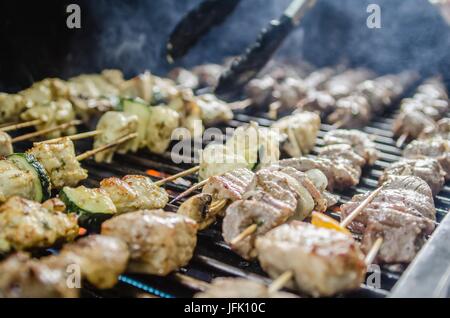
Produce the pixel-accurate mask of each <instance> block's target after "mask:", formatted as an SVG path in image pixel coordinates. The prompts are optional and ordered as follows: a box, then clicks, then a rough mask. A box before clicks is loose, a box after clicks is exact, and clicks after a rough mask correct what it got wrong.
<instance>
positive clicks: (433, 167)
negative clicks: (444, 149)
mask: <svg viewBox="0 0 450 318" xmlns="http://www.w3.org/2000/svg"><path fill="white" fill-rule="evenodd" d="M445 175H446V173H445V172H444V170H443V169H442V167H441V165H440V164H439V162H438V161H437V160H436V159H433V158H423V159H402V160H400V161H398V162H395V163H393V164H392V165H391V166H390V167H388V168H386V169H385V170H384V172H383V175H381V177H380V180H379V184H380V185H381V184H383V183H385V182H386V181H387V180H389V178H390V177H391V176H416V177H419V178H421V179H422V180H424V181H425V182H426V183H427V184H428V185H429V186H430V188H431V191H432V192H433V195H436V194H438V193H439V192H440V191H441V190H442V187H443V186H444V183H445Z"/></svg>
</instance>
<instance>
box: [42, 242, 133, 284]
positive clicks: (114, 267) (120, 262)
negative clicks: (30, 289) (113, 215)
mask: <svg viewBox="0 0 450 318" xmlns="http://www.w3.org/2000/svg"><path fill="white" fill-rule="evenodd" d="M129 256H130V252H129V251H128V247H127V244H125V242H124V241H122V240H121V239H119V238H115V237H110V236H104V235H89V236H87V237H84V238H81V239H79V240H77V241H76V242H74V243H71V244H66V245H64V247H63V249H62V250H61V252H60V253H59V254H58V255H55V256H49V257H45V258H43V259H41V263H42V264H45V265H46V266H48V267H49V268H51V269H53V270H58V269H61V270H63V271H64V272H66V270H67V268H68V266H70V265H78V266H79V268H80V271H81V276H82V277H83V278H84V279H86V280H87V281H88V282H89V283H91V284H92V285H94V286H95V287H97V288H100V289H106V288H112V287H114V285H116V284H117V281H118V278H119V275H120V274H122V273H123V272H124V271H125V269H126V267H127V263H128V258H129Z"/></svg>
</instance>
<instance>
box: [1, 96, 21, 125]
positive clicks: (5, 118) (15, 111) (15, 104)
mask: <svg viewBox="0 0 450 318" xmlns="http://www.w3.org/2000/svg"><path fill="white" fill-rule="evenodd" d="M25 107H26V103H25V101H24V98H23V97H22V96H21V95H18V94H6V93H0V109H1V111H0V124H4V123H10V122H15V121H18V120H19V116H20V114H21V113H22V111H23V110H24V109H25Z"/></svg>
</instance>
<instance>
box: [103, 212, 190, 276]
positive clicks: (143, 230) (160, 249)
mask: <svg viewBox="0 0 450 318" xmlns="http://www.w3.org/2000/svg"><path fill="white" fill-rule="evenodd" d="M102 234H104V235H108V236H114V237H117V238H120V239H122V240H123V241H125V242H126V243H127V244H128V249H129V251H130V263H129V265H128V269H129V270H130V271H131V272H135V273H147V274H153V275H159V276H165V275H167V274H169V273H170V272H172V271H174V270H176V269H178V268H180V267H181V266H184V265H186V264H187V263H188V262H189V261H190V259H191V258H192V254H193V252H194V248H195V245H196V244H197V224H196V223H195V221H193V220H191V219H190V218H188V217H186V216H184V215H181V214H176V213H171V212H164V211H163V210H142V211H137V212H132V213H127V214H122V215H119V216H117V217H115V218H112V219H110V220H108V221H106V222H105V223H103V225H102Z"/></svg>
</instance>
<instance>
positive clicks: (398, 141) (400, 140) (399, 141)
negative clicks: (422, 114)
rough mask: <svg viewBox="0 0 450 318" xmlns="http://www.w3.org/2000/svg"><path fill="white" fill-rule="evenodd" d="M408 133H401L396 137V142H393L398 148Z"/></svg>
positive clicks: (401, 145)
mask: <svg viewBox="0 0 450 318" xmlns="http://www.w3.org/2000/svg"><path fill="white" fill-rule="evenodd" d="M408 136H409V134H408V133H404V134H402V135H401V136H400V137H398V139H397V142H396V143H395V145H396V146H397V147H398V148H402V147H403V144H404V143H405V141H406V139H408Z"/></svg>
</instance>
